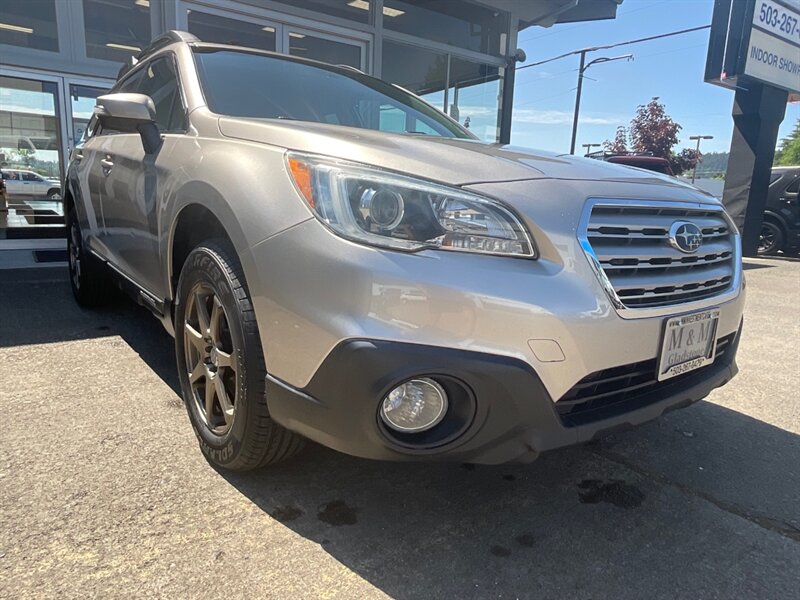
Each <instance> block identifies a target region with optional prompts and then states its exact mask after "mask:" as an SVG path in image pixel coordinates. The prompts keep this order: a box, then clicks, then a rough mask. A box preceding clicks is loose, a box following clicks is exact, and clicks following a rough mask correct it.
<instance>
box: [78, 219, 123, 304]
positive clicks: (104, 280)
mask: <svg viewBox="0 0 800 600" xmlns="http://www.w3.org/2000/svg"><path fill="white" fill-rule="evenodd" d="M66 225H67V260H68V268H69V283H70V286H71V287H72V295H73V296H75V300H76V301H77V302H78V304H80V305H81V306H83V307H86V308H91V307H95V306H102V305H103V304H107V303H108V302H109V300H110V299H111V298H112V296H113V294H114V287H113V286H112V284H111V281H110V280H109V278H108V275H107V273H106V271H105V269H106V267H105V265H103V264H102V263H101V262H100V261H99V260H97V258H95V257H94V256H92V255H91V254H90V253H89V252H87V251H86V249H85V248H84V246H83V236H82V234H81V226H80V223H79V222H78V215H77V213H76V212H75V207H74V206H73V207H71V208H70V209H69V211H68V212H67V219H66Z"/></svg>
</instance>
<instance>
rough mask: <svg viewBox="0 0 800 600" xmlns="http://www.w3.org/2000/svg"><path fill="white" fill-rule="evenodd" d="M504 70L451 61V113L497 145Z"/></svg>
mask: <svg viewBox="0 0 800 600" xmlns="http://www.w3.org/2000/svg"><path fill="white" fill-rule="evenodd" d="M502 82H503V69H502V68H500V67H496V66H493V65H485V64H481V63H476V62H471V61H467V60H463V59H460V58H456V57H451V58H450V87H449V91H448V94H447V103H448V104H449V105H450V106H449V107H448V114H449V115H450V116H451V117H452V118H454V119H455V120H456V121H458V122H459V123H461V124H462V125H463V126H464V127H466V128H467V129H469V130H470V131H471V132H472V133H474V134H475V135H477V136H478V137H479V138H481V139H482V140H484V141H487V142H496V141H497V139H498V136H499V135H500V127H499V122H498V117H499V115H500V99H501V95H502V89H503V85H502Z"/></svg>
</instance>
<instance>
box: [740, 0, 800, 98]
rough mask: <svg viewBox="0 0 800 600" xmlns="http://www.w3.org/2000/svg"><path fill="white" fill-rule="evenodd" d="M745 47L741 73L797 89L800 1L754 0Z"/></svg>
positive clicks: (799, 58) (799, 51) (799, 74)
mask: <svg viewBox="0 0 800 600" xmlns="http://www.w3.org/2000/svg"><path fill="white" fill-rule="evenodd" d="M792 4H797V6H792ZM746 47H747V51H746V52H747V54H746V59H745V65H744V71H743V74H744V75H746V76H748V77H752V78H754V79H758V80H759V81H763V82H765V83H769V84H772V85H775V86H777V87H780V88H784V89H787V90H789V91H791V92H800V3H790V2H788V1H786V0H784V1H783V2H776V1H775V0H757V2H756V5H755V10H754V12H753V27H752V29H751V31H750V39H749V43H748V44H747V46H746Z"/></svg>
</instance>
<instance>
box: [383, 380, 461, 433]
mask: <svg viewBox="0 0 800 600" xmlns="http://www.w3.org/2000/svg"><path fill="white" fill-rule="evenodd" d="M380 412H381V418H382V419H383V421H384V423H386V425H388V426H389V427H391V428H392V429H394V430H396V431H400V432H403V433H414V432H419V431H426V430H428V429H431V428H432V427H434V426H436V425H438V424H439V423H440V422H441V420H442V419H443V418H444V415H445V413H446V412H447V392H445V391H444V388H443V387H442V386H441V385H439V384H438V383H437V382H436V381H434V380H433V379H430V378H428V377H421V378H419V379H411V380H409V381H406V382H405V383H402V384H400V385H398V386H397V387H396V388H394V389H393V390H392V391H391V392H389V395H387V396H386V398H384V400H383V403H382V404H381V411H380Z"/></svg>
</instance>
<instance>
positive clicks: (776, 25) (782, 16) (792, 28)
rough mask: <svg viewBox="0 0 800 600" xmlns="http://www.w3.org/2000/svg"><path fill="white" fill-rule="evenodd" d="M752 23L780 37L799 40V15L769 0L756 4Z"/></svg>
mask: <svg viewBox="0 0 800 600" xmlns="http://www.w3.org/2000/svg"><path fill="white" fill-rule="evenodd" d="M753 24H755V25H759V26H761V27H763V28H764V29H767V30H768V31H771V32H773V33H775V34H776V35H778V36H780V37H782V38H785V39H788V40H792V41H795V42H800V15H798V14H797V13H794V12H792V11H790V10H788V9H786V8H784V7H783V6H781V5H780V4H778V3H776V2H772V1H771V0H762V2H759V3H758V4H757V5H756V14H755V15H754V16H753Z"/></svg>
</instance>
